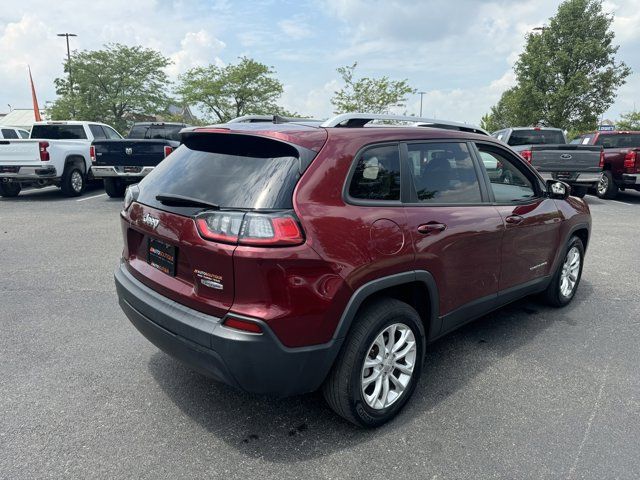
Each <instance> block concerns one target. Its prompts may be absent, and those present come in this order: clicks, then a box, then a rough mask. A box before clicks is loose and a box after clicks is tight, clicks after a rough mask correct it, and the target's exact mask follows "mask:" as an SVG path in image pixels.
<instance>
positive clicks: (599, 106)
mask: <svg viewBox="0 0 640 480" xmlns="http://www.w3.org/2000/svg"><path fill="white" fill-rule="evenodd" d="M612 22H613V17H612V16H610V15H608V14H606V13H605V12H603V9H602V0H565V1H564V2H563V3H562V4H561V5H560V6H559V7H558V12H557V13H556V15H555V16H554V17H552V18H551V19H550V20H549V25H548V26H547V27H544V28H543V29H542V32H541V33H531V34H529V35H528V36H527V41H526V45H525V49H524V51H523V52H522V54H521V55H520V57H519V59H518V61H517V62H516V65H515V73H516V80H517V85H516V86H515V87H514V88H512V89H510V90H508V91H506V92H505V93H504V94H503V96H502V98H501V99H500V101H499V102H498V104H497V105H496V106H494V107H493V108H492V109H491V112H490V113H489V114H488V115H487V116H486V118H485V123H486V124H488V125H500V126H501V127H504V126H517V125H531V124H540V125H547V126H554V127H559V128H563V129H566V130H590V129H594V128H595V127H596V125H597V121H598V118H599V117H600V116H601V115H602V114H603V113H604V112H605V111H606V110H607V109H608V108H609V107H610V106H611V105H612V104H613V101H614V99H615V96H616V90H617V89H618V87H620V86H621V85H623V84H624V83H625V78H626V77H627V76H628V75H629V74H630V73H631V70H630V69H629V68H628V67H627V66H626V65H625V64H624V63H623V62H620V63H619V62H617V61H616V58H615V56H616V53H617V52H618V48H619V47H618V46H616V45H614V44H613V40H614V33H613V31H612V30H611V23H612ZM505 122H507V124H505Z"/></svg>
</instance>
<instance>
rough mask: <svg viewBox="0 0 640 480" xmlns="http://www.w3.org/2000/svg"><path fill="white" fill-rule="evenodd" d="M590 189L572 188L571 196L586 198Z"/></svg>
mask: <svg viewBox="0 0 640 480" xmlns="http://www.w3.org/2000/svg"><path fill="white" fill-rule="evenodd" d="M587 190H588V187H577V186H576V187H571V195H573V196H574V197H578V198H584V196H585V195H586V194H587Z"/></svg>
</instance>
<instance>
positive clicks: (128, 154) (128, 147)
mask: <svg viewBox="0 0 640 480" xmlns="http://www.w3.org/2000/svg"><path fill="white" fill-rule="evenodd" d="M93 146H94V147H95V149H96V161H95V164H94V165H97V166H116V167H120V166H132V167H152V166H156V165H157V164H159V163H160V162H161V161H162V160H164V157H165V147H167V146H170V144H169V142H168V141H167V140H95V141H94V142H93Z"/></svg>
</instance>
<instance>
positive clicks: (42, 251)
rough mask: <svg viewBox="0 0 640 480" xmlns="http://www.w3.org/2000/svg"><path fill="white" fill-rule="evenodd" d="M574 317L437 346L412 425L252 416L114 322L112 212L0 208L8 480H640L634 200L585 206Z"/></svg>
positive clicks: (286, 407)
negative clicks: (588, 225)
mask: <svg viewBox="0 0 640 480" xmlns="http://www.w3.org/2000/svg"><path fill="white" fill-rule="evenodd" d="M587 201H588V202H589V204H590V206H591V209H592V214H593V233H592V239H591V243H590V245H589V250H588V252H587V258H586V265H585V269H584V273H583V278H582V283H581V285H580V289H579V290H578V293H577V296H576V298H575V300H574V302H573V303H572V304H571V305H570V306H569V307H568V308H565V309H562V310H554V309H550V308H547V307H544V306H542V305H541V304H539V303H537V302H536V301H535V300H533V299H526V300H523V301H520V302H518V303H516V304H514V305H512V306H510V307H507V308H504V309H502V310H500V311H498V312H495V313H493V314H491V315H489V316H487V317H484V318H483V319H480V320H478V321H476V322H473V323H472V324H470V325H468V326H466V327H464V328H463V329H462V330H459V331H458V332H456V333H454V334H452V335H450V336H448V337H446V338H444V339H442V340H440V341H438V342H437V343H435V344H434V345H432V346H431V347H430V349H429V351H428V354H427V358H426V367H425V372H424V375H423V377H422V379H421V382H420V384H419V386H418V390H417V391H416V394H415V395H414V397H413V399H412V401H411V402H410V403H409V405H408V406H407V408H406V409H405V410H404V412H403V413H402V414H401V415H400V416H399V417H398V418H397V419H396V420H395V421H393V422H391V423H390V424H388V425H386V426H384V427H383V428H381V429H378V430H375V431H364V430H360V429H358V428H356V427H354V426H352V425H350V424H348V423H346V422H345V421H343V420H341V419H340V418H339V417H337V416H336V415H335V414H333V413H332V411H331V410H330V409H329V408H328V407H327V406H325V404H324V402H323V400H322V397H321V395H319V394H312V395H307V396H303V397H296V398H290V399H284V400H274V399H269V398H262V397H253V396H248V395H244V394H242V393H239V392H236V391H234V390H232V389H231V388H229V387H226V386H224V385H220V384H217V383H215V382H213V381H211V380H209V379H207V378H205V377H203V376H201V375H199V374H196V373H193V372H191V371H189V370H188V369H187V368H185V367H183V366H182V365H180V364H178V363H176V362H175V361H173V360H172V359H171V358H170V357H168V356H166V355H165V354H163V353H161V352H159V351H158V350H157V349H156V348H155V347H153V346H152V345H151V344H150V343H149V342H148V341H147V340H145V339H144V338H143V337H142V336H141V335H140V334H139V333H138V332H137V331H136V330H135V329H134V328H133V326H131V325H130V324H129V322H128V320H127V319H126V318H125V316H124V314H123V313H122V312H121V310H120V308H119V307H118V304H117V300H116V296H115V289H114V285H113V280H112V272H113V269H114V267H115V264H116V262H117V259H118V257H119V253H120V250H121V244H122V241H121V237H120V235H121V234H120V226H119V219H118V212H119V209H120V206H121V202H120V201H116V200H111V199H109V198H108V197H106V196H105V195H103V191H102V190H98V189H93V190H91V191H89V192H87V193H85V195H84V196H83V197H80V198H79V199H68V198H65V197H63V196H62V195H61V193H60V192H59V191H58V190H57V189H52V188H48V189H44V190H34V191H28V192H24V193H23V194H22V195H21V196H20V197H18V198H17V199H0V298H1V308H0V326H1V327H2V331H1V332H0V352H1V357H0V411H1V414H2V420H1V421H0V477H1V478H3V479H22V478H25V479H27V478H29V479H32V478H83V479H84V478H145V479H147V478H148V479H159V478H169V479H179V478H205V477H207V478H225V479H246V478H262V479H266V478H279V479H285V478H305V479H311V478H336V479H338V478H366V479H378V478H384V479H389V478H420V479H422V478H426V479H462V478H469V479H478V478H509V479H523V478H536V479H539V478H550V479H557V478H566V479H571V478H576V479H577V478H590V479H591V478H593V479H611V478H629V479H632V478H634V479H635V478H639V477H640V348H639V347H638V345H639V344H640V302H639V301H638V300H639V298H640V273H639V272H640V247H639V243H638V242H639V233H638V232H639V227H640V195H638V194H636V193H625V194H621V195H620V197H619V198H618V201H602V200H599V199H597V198H596V197H593V196H589V197H587Z"/></svg>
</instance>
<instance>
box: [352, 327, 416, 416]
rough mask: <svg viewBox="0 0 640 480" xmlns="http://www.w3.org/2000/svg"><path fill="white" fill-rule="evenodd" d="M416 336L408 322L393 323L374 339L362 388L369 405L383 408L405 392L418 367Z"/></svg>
mask: <svg viewBox="0 0 640 480" xmlns="http://www.w3.org/2000/svg"><path fill="white" fill-rule="evenodd" d="M416 356H417V350H416V339H415V335H414V334H413V330H411V329H410V328H409V327H408V326H407V325H405V324H403V323H394V324H393V325H390V326H388V327H387V328H385V329H384V330H383V331H382V332H380V334H378V336H377V337H376V339H375V340H374V341H373V343H372V344H371V346H370V347H369V349H368V350H367V354H366V357H365V360H364V365H363V366H362V375H361V381H360V384H361V390H362V396H363V397H364V400H365V402H366V403H367V405H368V406H369V407H371V408H373V409H374V410H382V409H384V408H387V407H389V406H390V405H392V404H393V403H395V402H396V401H397V400H398V399H399V398H400V397H401V396H402V394H403V393H404V391H405V390H406V388H407V386H408V385H409V382H411V378H412V377H413V371H414V368H415V362H416Z"/></svg>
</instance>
